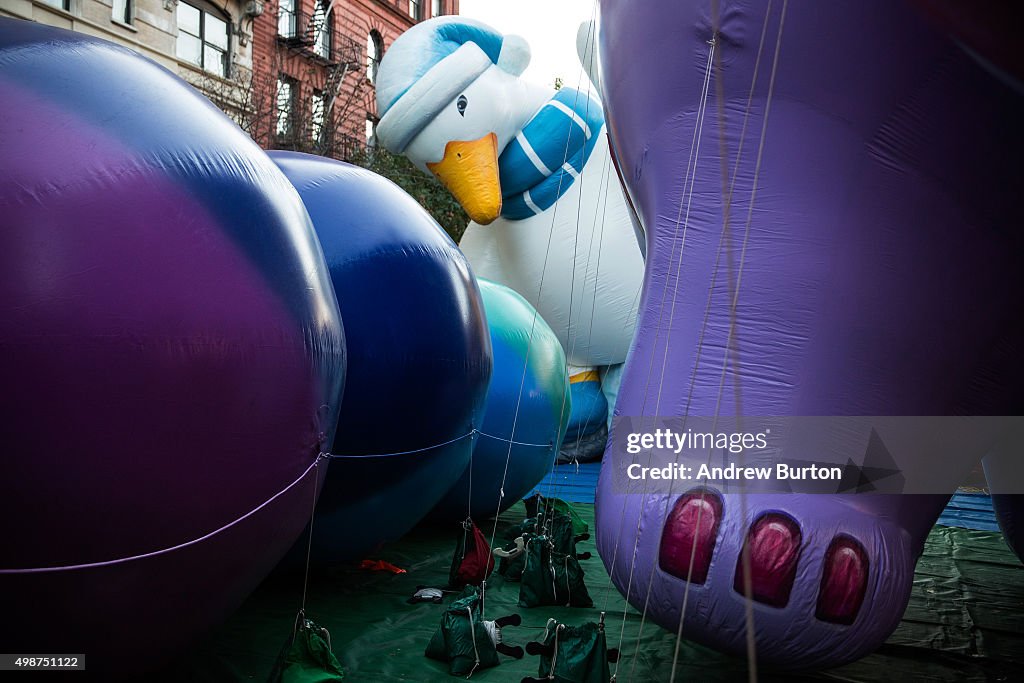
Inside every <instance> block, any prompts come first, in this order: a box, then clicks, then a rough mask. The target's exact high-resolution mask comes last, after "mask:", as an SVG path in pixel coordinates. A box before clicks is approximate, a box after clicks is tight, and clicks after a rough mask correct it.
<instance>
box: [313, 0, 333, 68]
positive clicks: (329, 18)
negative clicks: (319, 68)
mask: <svg viewBox="0 0 1024 683" xmlns="http://www.w3.org/2000/svg"><path fill="white" fill-rule="evenodd" d="M321 12H322V13H323V14H322V15H321ZM320 16H323V25H322V26H320V27H319V29H318V30H317V31H316V33H315V34H314V38H313V52H315V53H316V54H317V56H319V57H321V58H323V59H326V60H330V58H331V54H332V53H333V51H334V22H333V19H334V10H333V8H331V7H330V0H316V9H315V10H314V11H313V21H317V19H318V17H320ZM321 36H326V38H327V42H326V44H321ZM321 49H323V50H324V51H323V52H321Z"/></svg>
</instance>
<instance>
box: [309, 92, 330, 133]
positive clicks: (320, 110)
mask: <svg viewBox="0 0 1024 683" xmlns="http://www.w3.org/2000/svg"><path fill="white" fill-rule="evenodd" d="M309 113H310V124H311V128H310V132H311V133H312V135H313V143H314V144H320V142H322V141H323V137H324V116H325V115H326V113H327V99H326V98H325V97H324V94H323V93H322V92H320V91H319V90H314V91H313V103H312V105H311V106H310V112H309Z"/></svg>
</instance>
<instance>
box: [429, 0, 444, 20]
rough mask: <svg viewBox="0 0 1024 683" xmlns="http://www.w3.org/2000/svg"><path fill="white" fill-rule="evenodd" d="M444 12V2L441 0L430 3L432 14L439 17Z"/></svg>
mask: <svg viewBox="0 0 1024 683" xmlns="http://www.w3.org/2000/svg"><path fill="white" fill-rule="evenodd" d="M442 14H444V3H443V2H442V1H441V0H433V2H431V3H430V16H432V17H439V16H441V15H442Z"/></svg>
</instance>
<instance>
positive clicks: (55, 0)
mask: <svg viewBox="0 0 1024 683" xmlns="http://www.w3.org/2000/svg"><path fill="white" fill-rule="evenodd" d="M38 1H39V3H40V4H43V5H46V6H47V7H51V8H53V9H56V10H60V11H61V12H68V13H70V12H71V0H38Z"/></svg>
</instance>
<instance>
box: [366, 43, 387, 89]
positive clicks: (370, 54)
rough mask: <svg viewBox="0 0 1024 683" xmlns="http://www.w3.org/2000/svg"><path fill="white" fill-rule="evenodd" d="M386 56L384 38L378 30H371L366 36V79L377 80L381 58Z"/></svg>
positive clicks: (372, 81)
mask: <svg viewBox="0 0 1024 683" xmlns="http://www.w3.org/2000/svg"><path fill="white" fill-rule="evenodd" d="M383 56H384V39H383V38H381V37H380V34H379V33H377V32H376V31H370V35H369V36H367V38H366V80H368V81H370V83H376V82H377V70H378V69H380V58H381V57H383Z"/></svg>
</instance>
